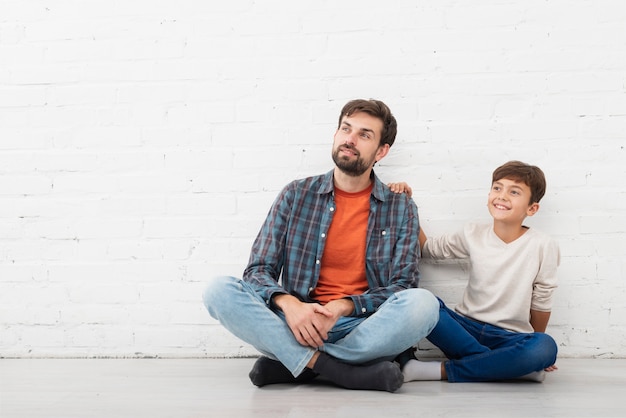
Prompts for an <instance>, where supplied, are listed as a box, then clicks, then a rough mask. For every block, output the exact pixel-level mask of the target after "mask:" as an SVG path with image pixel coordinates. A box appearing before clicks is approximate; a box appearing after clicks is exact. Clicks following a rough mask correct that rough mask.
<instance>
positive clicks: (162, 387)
mask: <svg viewBox="0 0 626 418" xmlns="http://www.w3.org/2000/svg"><path fill="white" fill-rule="evenodd" d="M253 362H254V359H228V360H217V359H211V360H206V359H176V360H169V359H128V360H111V359H108V360H102V359H95V360H94V359H89V360H58V359H57V360H49V359H22V360H13V359H3V360H0V417H2V418H13V417H46V418H51V417H63V418H70V417H134V418H137V417H151V418H152V417H216V418H222V417H238V418H242V417H256V418H263V417H271V418H277V417H351V418H353V417H481V418H484V417H626V360H591V359H561V360H559V362H558V363H557V364H558V365H559V367H560V370H559V371H557V372H554V373H551V374H549V375H548V377H547V378H546V381H545V382H543V383H533V382H509V383H469V384H468V383H455V384H451V383H447V382H411V383H406V384H405V385H404V386H403V387H402V388H401V389H400V390H399V391H398V392H396V393H393V394H390V393H386V392H373V391H351V390H345V389H340V388H336V387H333V386H330V385H328V384H325V383H324V382H317V383H315V382H314V383H311V384H306V385H300V386H292V385H273V386H267V387H265V388H261V389H259V388H256V387H255V386H253V385H252V384H251V383H250V381H249V380H248V371H249V370H250V367H251V366H252V364H253Z"/></svg>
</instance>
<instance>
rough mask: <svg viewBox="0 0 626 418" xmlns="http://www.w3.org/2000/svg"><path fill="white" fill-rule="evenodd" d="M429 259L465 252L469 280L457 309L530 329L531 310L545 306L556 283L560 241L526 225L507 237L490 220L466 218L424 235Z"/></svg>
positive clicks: (507, 325)
mask: <svg viewBox="0 0 626 418" xmlns="http://www.w3.org/2000/svg"><path fill="white" fill-rule="evenodd" d="M422 253H423V256H424V257H430V258H433V259H449V258H469V262H470V273H469V281H468V283H467V286H466V288H465V292H464V294H463V300H462V301H461V303H459V304H458V305H457V306H456V311H457V312H458V313H460V314H462V315H464V316H467V317H469V318H472V319H475V320H478V321H481V322H486V323H489V324H492V325H496V326H499V327H501V328H505V329H508V330H511V331H517V332H533V328H532V326H531V325H530V310H531V309H533V310H537V311H542V312H549V311H550V310H551V309H552V294H553V291H554V289H555V288H556V287H557V277H556V270H557V266H558V265H559V259H560V255H559V247H558V245H557V243H556V242H555V241H554V240H553V239H552V238H550V237H549V236H548V235H546V234H544V233H542V232H540V231H538V230H536V229H532V228H529V229H528V230H527V231H526V232H525V233H524V234H523V235H522V236H521V237H519V238H518V239H516V240H515V241H513V242H511V243H508V244H507V243H505V242H504V241H502V240H501V239H500V238H499V237H498V236H497V235H496V234H495V232H494V231H493V225H487V224H485V225H483V224H475V223H470V224H468V225H466V226H465V228H464V229H463V230H462V231H460V232H458V233H455V234H450V235H444V236H440V237H433V238H430V237H429V238H428V239H427V240H426V243H425V245H424V248H423V249H422Z"/></svg>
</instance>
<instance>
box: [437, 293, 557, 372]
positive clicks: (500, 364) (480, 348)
mask: <svg viewBox="0 0 626 418" xmlns="http://www.w3.org/2000/svg"><path fill="white" fill-rule="evenodd" d="M439 303H440V309H439V322H438V323H437V326H436V327H435V329H434V330H433V331H432V332H431V333H430V335H429V336H428V340H429V341H430V342H432V343H433V344H435V345H436V346H437V347H439V348H440V349H441V351H443V353H444V354H445V355H446V357H447V358H448V359H449V360H448V361H446V362H445V363H444V366H445V368H446V373H447V374H448V381H449V382H481V381H490V380H506V379H514V378H517V377H521V376H523V375H525V374H528V373H531V372H535V371H539V370H543V369H545V368H546V367H549V366H552V365H553V364H554V363H555V362H556V354H557V346H556V343H555V342H554V340H553V339H552V337H550V336H549V335H547V334H544V333H540V332H533V333H519V332H511V331H507V330H505V329H503V328H500V327H496V326H494V325H490V324H485V323H482V322H479V321H474V320H472V319H469V318H467V317H464V316H463V315H460V314H458V313H456V312H454V311H452V310H451V309H449V308H448V307H447V306H446V305H445V304H444V303H443V302H442V301H441V300H439Z"/></svg>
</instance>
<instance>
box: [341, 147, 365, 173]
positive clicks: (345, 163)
mask: <svg viewBox="0 0 626 418" xmlns="http://www.w3.org/2000/svg"><path fill="white" fill-rule="evenodd" d="M341 149H349V150H352V151H354V152H356V153H357V155H356V159H355V160H351V161H350V160H347V159H346V158H344V157H340V156H339V150H341ZM333 161H334V162H335V164H336V165H337V168H339V169H340V170H341V171H342V172H344V173H345V174H347V175H349V176H353V177H358V176H360V175H361V174H363V173H365V172H366V171H367V170H368V169H369V168H370V166H371V165H372V162H371V161H369V162H367V161H365V160H364V159H363V158H361V154H360V153H358V151H357V150H356V149H355V148H354V147H351V146H348V145H340V146H338V147H337V148H336V149H335V150H334V151H333Z"/></svg>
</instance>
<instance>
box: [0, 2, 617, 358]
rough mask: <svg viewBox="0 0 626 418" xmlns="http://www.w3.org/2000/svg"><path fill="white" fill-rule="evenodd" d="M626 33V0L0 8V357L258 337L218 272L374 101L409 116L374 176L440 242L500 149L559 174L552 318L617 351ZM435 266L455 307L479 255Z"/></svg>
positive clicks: (205, 351) (458, 221)
mask: <svg viewBox="0 0 626 418" xmlns="http://www.w3.org/2000/svg"><path fill="white" fill-rule="evenodd" d="M625 40H626V7H624V5H623V2H622V1H620V0H613V1H604V0H599V1H588V0H585V1H583V0H575V1H563V0H560V1H552V0H549V1H535V0H532V1H526V2H516V1H512V0H479V1H474V2H459V1H451V0H446V1H439V0H437V1H435V0H427V1H421V2H415V1H408V0H397V1H391V2H379V1H369V0H366V1H358V2H357V1H352V0H350V1H341V2H324V1H321V2H320V1H305V2H293V1H287V0H273V1H252V0H231V1H228V2H211V1H200V0H180V1H176V2H171V1H161V0H159V1H147V0H131V1H125V2H111V1H104V0H96V1H90V2H82V1H76V0H74V1H73V0H51V1H46V2H43V1H28V2H25V1H17V0H7V1H4V2H0V63H2V64H1V65H0V356H5V357H34V356H58V357H69V356H123V357H126V356H129V357H134V356H161V357H165V356H174V357H185V356H232V355H248V354H252V353H254V350H252V349H251V348H250V347H248V346H246V345H244V344H242V343H241V342H239V341H238V340H236V339H235V338H234V337H232V336H231V335H230V334H228V332H226V331H225V330H224V329H223V328H222V327H221V326H220V325H219V324H217V323H216V322H215V321H213V320H212V319H211V318H210V317H209V315H208V314H207V313H206V312H205V311H204V308H203V306H202V304H201V292H202V289H203V287H204V284H205V283H206V282H207V281H208V280H210V279H211V278H212V277H214V276H216V275H222V274H231V275H236V276H240V275H241V272H242V270H243V268H244V266H245V263H246V261H247V258H248V251H249V248H250V245H251V242H252V240H253V238H254V236H255V234H256V232H257V230H258V228H259V226H260V223H261V221H262V219H263V218H264V216H265V214H266V212H267V210H268V208H269V205H270V203H271V201H272V200H273V198H274V196H275V195H276V193H277V191H278V190H279V189H280V188H281V187H282V186H283V185H284V184H285V183H286V182H288V181H289V180H291V179H294V178H298V177H302V176H305V175H310V174H318V173H322V172H325V171H326V170H328V169H330V167H331V166H332V162H331V159H330V144H331V138H332V134H333V131H334V128H335V123H336V119H337V116H338V112H339V110H340V109H341V107H342V105H343V104H344V103H345V102H346V101H347V100H349V99H352V98H357V97H363V98H369V97H375V98H379V99H382V100H384V101H385V102H387V103H388V104H389V105H390V107H391V108H392V110H393V111H394V113H395V114H396V116H397V118H398V121H399V136H398V140H397V143H396V145H394V147H393V148H392V151H391V154H390V155H389V156H388V157H387V158H386V159H385V160H383V161H382V163H381V164H380V165H379V167H378V168H377V173H378V174H379V176H381V177H382V178H383V179H384V180H386V181H398V180H405V181H408V182H409V183H410V184H411V185H412V186H413V188H414V191H415V199H416V201H417V202H418V205H419V207H420V215H421V219H422V222H423V224H424V227H425V228H426V229H427V230H428V232H429V233H431V234H436V233H441V232H445V231H450V230H453V229H455V228H458V227H460V225H462V224H463V223H464V222H465V221H467V220H470V219H476V218H479V219H484V220H487V221H488V219H489V218H488V213H487V211H486V209H485V198H486V194H487V189H488V187H489V182H490V174H491V171H492V170H493V168H495V167H496V166H497V165H499V164H501V163H503V162H505V161H507V160H509V159H521V160H524V161H527V162H531V163H534V164H538V165H539V166H541V167H542V168H544V170H545V172H546V174H547V177H548V183H549V184H548V194H547V196H546V198H545V200H544V202H543V205H542V209H541V211H540V212H539V214H538V215H537V216H536V217H534V218H531V219H530V220H529V224H531V225H533V226H536V227H538V228H541V229H543V230H545V231H547V232H548V233H551V234H552V235H554V236H555V237H556V239H558V241H559V242H560V245H561V249H562V264H561V268H560V277H561V286H560V288H559V289H558V293H557V297H556V306H555V308H554V312H553V316H552V323H551V325H550V327H549V332H550V333H551V334H552V335H554V336H555V338H556V339H557V341H558V343H559V345H560V350H561V355H563V356H569V357H588V356H602V357H623V356H624V355H626V349H625V347H626V302H625V301H626V285H625V284H624V280H625V278H626V275H625V270H626V263H625V260H626V258H625V255H626V215H624V210H625V209H626V192H625V191H624V187H623V182H624V179H625V178H626V176H625V174H626V169H625V168H624V167H626V158H625V150H624V146H625V145H626V144H625V143H626V140H625V139H626V42H625ZM423 276H424V278H423V281H422V284H423V286H425V287H427V288H430V289H432V290H433V291H434V292H435V293H437V294H439V295H441V296H443V297H444V298H445V299H446V300H448V301H449V302H451V303H453V302H455V301H456V300H458V297H459V295H460V292H461V290H462V288H463V282H464V280H465V268H464V266H463V265H444V266H439V265H437V266H435V265H424V266H423ZM423 348H424V349H425V350H429V347H428V345H427V344H425V345H424V347H423Z"/></svg>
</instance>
